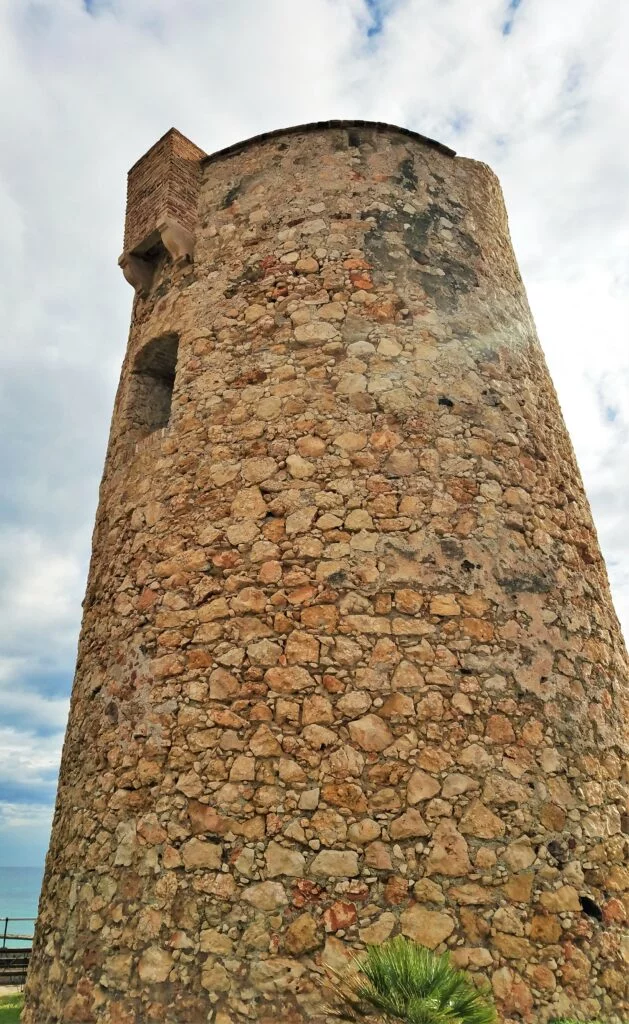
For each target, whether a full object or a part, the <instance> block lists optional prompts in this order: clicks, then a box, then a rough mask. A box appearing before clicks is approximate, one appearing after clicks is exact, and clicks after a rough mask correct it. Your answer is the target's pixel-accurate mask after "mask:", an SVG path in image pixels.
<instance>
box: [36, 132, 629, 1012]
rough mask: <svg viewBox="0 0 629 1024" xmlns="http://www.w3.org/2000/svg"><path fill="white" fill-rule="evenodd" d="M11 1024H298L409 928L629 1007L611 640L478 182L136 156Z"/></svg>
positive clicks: (295, 157)
mask: <svg viewBox="0 0 629 1024" xmlns="http://www.w3.org/2000/svg"><path fill="white" fill-rule="evenodd" d="M120 263H121V266H122V268H123V271H124V273H125V276H126V277H127V279H128V280H129V281H130V283H131V284H133V286H134V288H135V291H136V296H135V300H134V307H133V317H132V325H131V333H130V338H129V347H128V351H127V356H126V359H125V363H124V366H123V370H122V376H121V380H120V388H119V391H118V396H117V399H116V405H115V410H114V416H113V424H112V430H111V439H110V444H109V452H108V456H107V463H106V467H105V475H104V478H103V484H102V490H101V496H100V505H99V509H98V515H97V521H96V529H95V533H94V550H93V558H92V565H91V570H90V577H89V583H88V589H87V596H86V600H85V617H84V622H83V630H82V634H81V641H80V648H79V656H78V666H77V674H76V680H75V684H74V692H73V698H72V709H71V713H70V722H69V726H68V733H67V738H66V743H65V748H64V754H63V764H62V770H61V779H60V785H59V796H58V803H57V810H56V816H55V822H54V828H53V836H52V843H51V847H50V852H49V855H48V861H47V868H46V878H45V883H44V890H43V896H42V902H41V908H40V917H39V923H38V929H37V938H36V943H35V951H34V955H33V963H32V969H31V973H30V978H29V983H28V991H27V1010H26V1015H25V1020H26V1022H27V1024H59V1022H64V1024H68V1022H78V1024H81V1022H85V1024H91V1022H107V1024H153V1022H156V1024H162V1022H163V1024H197V1022H199V1024H200V1022H206V1021H215V1022H216V1024H229V1022H232V1024H245V1022H256V1021H265V1022H267V1021H268V1022H270V1021H277V1020H278V1019H279V1016H280V1015H281V1017H282V1019H285V1020H286V1021H289V1022H291V1024H297V1022H300V1021H309V1020H321V1019H322V1018H325V1017H326V1016H327V1014H326V1012H325V1006H324V1004H323V999H322V995H321V979H322V975H323V965H324V964H325V963H329V964H331V965H333V966H337V967H338V966H339V965H340V964H342V963H344V962H345V958H346V957H347V954H348V951H350V950H358V949H360V948H362V947H363V946H364V944H365V943H378V942H381V941H382V940H384V939H386V938H388V937H389V936H392V935H395V934H397V933H399V932H402V933H403V934H404V935H408V936H411V937H412V938H414V939H417V940H418V941H419V942H421V943H424V944H425V945H427V946H429V947H431V948H433V949H438V950H441V949H449V950H451V951H452V955H453V958H454V960H455V961H456V963H458V964H461V965H465V966H466V967H468V968H469V969H470V970H471V971H472V972H473V973H474V974H476V975H479V976H485V977H486V978H487V979H488V980H489V981H490V982H491V985H492V986H493V990H494V993H495V996H496V1000H497V1004H498V1007H499V1009H500V1012H501V1015H502V1019H503V1020H509V1021H518V1022H532V1021H535V1022H536V1024H538V1022H544V1021H547V1020H548V1019H549V1018H550V1017H551V1016H554V1015H557V1014H560V1013H569V1012H570V1013H576V1014H579V1015H582V1016H584V1017H587V1016H592V1015H595V1014H598V1013H601V1014H603V1015H605V1016H607V1017H608V1018H609V1019H610V1020H612V1021H614V1020H620V1018H621V1016H622V1014H623V1010H624V1012H625V1013H626V1010H627V1007H628V1005H629V982H628V980H627V979H628V978H629V966H628V965H629V938H628V937H627V931H626V918H627V913H628V911H629V866H628V863H627V844H628V839H629V816H628V811H629V807H628V793H629V785H628V783H629V774H628V769H627V761H626V756H627V751H628V738H627V703H628V689H627V663H626V653H625V649H624V647H623V642H622V639H621V636H620V632H619V627H618V622H617V620H616V616H615V614H614V611H613V608H612V603H611V599H610V594H609V588H608V583H607V578H606V574H605V567H604V564H603V561H602V558H601V555H600V552H599V548H598V544H597V539H596V535H595V531H594V527H593V524H592V519H591V515H590V512H589V509H588V505H587V501H586V498H585V494H584V491H583V485H582V483H581V479H580V477H579V473H578V470H577V466H576V464H575V459H574V455H573V452H572V449H571V446H570V442H569V439H568V437H567V433H566V429H565V426H564V424H563V422H562V418H561V413H560V410H559V406H558V404H557V399H556V397H555V393H554V391H553V388H552V384H551V382H550V380H549V376H548V372H547V370H546V367H545V365H544V360H543V356H542V352H541V350H540V346H539V343H538V340H537V337H536V334H535V329H534V326H533V323H532V321H531V315H530V312H529V308H528V305H527V301H526V296H525V293H524V289H523V286H522V281H521V279H520V275H519V273H518V269H517V266H516V263H515V259H514V256H513V252H512V249H511V244H510V241H509V235H508V229H507V218H506V215H505V209H504V205H503V200H502V197H501V193H500V188H499V186H498V183H497V181H496V178H495V177H494V175H493V174H492V173H491V171H490V170H489V169H488V168H487V167H486V166H484V165H483V164H480V163H476V162H474V161H472V160H467V159H460V158H456V157H455V155H454V153H453V152H452V151H450V150H449V149H447V148H446V147H445V146H442V145H440V144H438V143H435V142H432V141H431V140H429V139H426V138H423V137H422V136H419V135H417V134H415V133H413V132H410V131H405V130H403V129H400V128H395V127H393V126H391V125H384V124H374V123H366V122H355V121H351V122H350V121H348V122H324V123H320V124H312V125H305V126H300V127H298V128H291V129H289V130H285V131H277V132H271V133H269V134H268V135H263V136H260V137H258V138H256V139H251V140H249V141H247V142H243V143H240V144H239V145H237V146H232V147H231V148H230V149H227V150H223V151H222V152H220V153H215V154H214V155H212V156H206V155H205V154H204V153H203V152H202V151H201V150H200V149H198V147H197V146H195V145H193V144H192V143H191V142H189V141H188V140H187V139H185V138H184V137H183V136H181V135H180V134H179V133H178V132H176V131H174V130H172V131H170V132H168V133H167V134H166V135H165V136H164V138H163V139H161V140H160V141H159V142H158V143H157V144H156V145H155V146H154V147H153V148H152V149H151V150H150V151H149V152H148V153H147V154H146V156H144V157H143V158H142V159H141V160H140V161H139V163H137V164H136V165H135V166H134V167H133V168H132V170H131V172H130V175H129V193H128V209H127V223H126V232H125V249H124V253H123V255H122V256H121V258H120Z"/></svg>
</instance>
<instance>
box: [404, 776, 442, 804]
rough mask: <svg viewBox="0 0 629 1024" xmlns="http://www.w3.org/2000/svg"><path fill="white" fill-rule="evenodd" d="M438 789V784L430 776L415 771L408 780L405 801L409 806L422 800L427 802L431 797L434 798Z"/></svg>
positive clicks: (439, 787)
mask: <svg viewBox="0 0 629 1024" xmlns="http://www.w3.org/2000/svg"><path fill="white" fill-rule="evenodd" d="M440 789H441V786H440V784H439V782H438V781H437V779H434V778H433V777H432V775H428V773H427V772H422V771H416V772H413V774H412V775H411V777H410V779H409V780H408V787H407V790H406V799H407V800H408V802H409V804H418V803H420V801H422V800H429V799H430V797H431V796H435V795H436V794H437V793H438V792H439V790H440Z"/></svg>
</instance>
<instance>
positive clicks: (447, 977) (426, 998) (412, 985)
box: [331, 935, 496, 1024]
mask: <svg viewBox="0 0 629 1024" xmlns="http://www.w3.org/2000/svg"><path fill="white" fill-rule="evenodd" d="M333 974H334V979H335V980H334V983H333V989H334V1003H333V1005H332V1007H331V1009H332V1012H333V1013H334V1014H335V1015H336V1016H339V1017H342V1018H344V1019H345V1020H356V1019H357V1018H358V1017H363V1016H367V1015H373V1014H377V1015H378V1016H381V1017H384V1018H385V1019H386V1020H389V1021H403V1022H404V1024H494V1022H495V1021H496V1011H495V1009H494V1006H493V1003H492V1001H491V998H490V996H489V995H488V993H487V991H480V990H479V989H478V988H477V987H476V986H475V984H474V982H473V981H472V980H471V978H470V977H469V975H467V974H466V973H465V972H464V971H460V970H457V968H455V967H453V966H452V964H451V963H450V958H449V956H448V954H447V953H444V954H442V955H439V954H438V953H434V952H433V951H432V950H430V949H426V948H425V947H424V946H420V945H419V944H418V943H416V942H411V941H410V940H409V939H405V938H404V937H403V936H402V935H398V936H397V937H396V938H395V939H391V940H389V941H388V942H384V943H382V945H381V946H368V947H367V952H366V954H364V955H363V956H355V957H354V958H353V960H352V962H351V964H350V967H349V970H348V971H347V972H346V973H344V974H338V973H336V972H333Z"/></svg>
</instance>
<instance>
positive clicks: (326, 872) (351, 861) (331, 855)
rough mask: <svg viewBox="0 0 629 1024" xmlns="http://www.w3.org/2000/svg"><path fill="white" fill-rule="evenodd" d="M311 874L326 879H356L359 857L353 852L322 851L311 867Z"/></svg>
mask: <svg viewBox="0 0 629 1024" xmlns="http://www.w3.org/2000/svg"><path fill="white" fill-rule="evenodd" d="M310 873H311V874H313V875H315V876H316V875H319V876H322V877H324V878H354V877H355V876H356V875H357V874H358V855H357V854H356V853H354V851H353V850H322V851H321V853H318V854H317V856H316V857H315V859H314V860H313V862H312V864H311V865H310Z"/></svg>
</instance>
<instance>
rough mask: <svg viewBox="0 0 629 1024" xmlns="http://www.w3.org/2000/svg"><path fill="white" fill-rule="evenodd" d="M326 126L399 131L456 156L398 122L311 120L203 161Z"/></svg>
mask: <svg viewBox="0 0 629 1024" xmlns="http://www.w3.org/2000/svg"><path fill="white" fill-rule="evenodd" d="M326 128H329V129H339V128H371V129H372V130H376V131H389V132H399V134H400V135H406V136H408V137H410V138H411V139H415V140H416V141H417V142H423V143H424V145H427V146H432V147H433V148H434V149H438V150H439V152H441V153H445V155H446V156H452V157H454V156H456V151H455V150H454V149H450V147H449V146H446V145H444V143H443V142H438V141H437V140H436V139H431V138H429V137H428V136H427V135H421V134H420V133H419V132H414V131H412V130H411V129H410V128H401V127H400V126H399V125H397V124H388V123H387V122H385V121H361V120H337V121H310V122H308V123H307V124H295V125H289V126H288V127H287V128H276V129H274V130H273V131H270V132H262V133H261V134H260V135H252V136H251V138H249V139H243V140H242V141H240V142H235V143H233V144H232V145H231V146H225V147H224V148H223V149H218V150H216V152H214V153H209V154H208V155H207V156H205V157H203V159H202V162H203V164H209V163H211V162H212V161H213V160H216V159H218V158H219V157H222V156H229V155H230V154H231V153H238V152H240V151H241V150H243V149H246V148H247V147H248V146H251V145H254V144H255V143H257V142H266V141H267V139H278V138H281V137H282V136H284V135H297V134H303V133H305V132H317V131H322V130H324V129H326Z"/></svg>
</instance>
